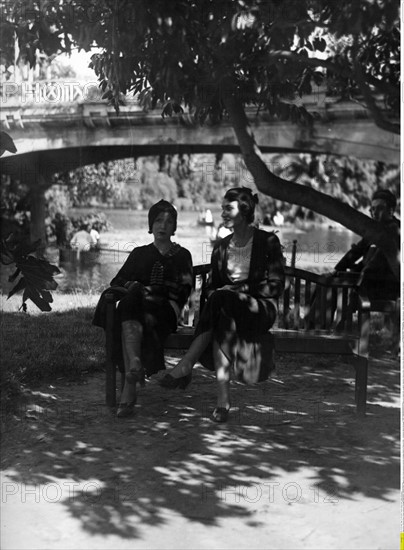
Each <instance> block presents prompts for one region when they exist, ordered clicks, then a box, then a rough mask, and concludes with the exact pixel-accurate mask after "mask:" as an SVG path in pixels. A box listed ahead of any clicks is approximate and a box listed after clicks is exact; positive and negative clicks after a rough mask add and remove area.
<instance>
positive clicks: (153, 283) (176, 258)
mask: <svg viewBox="0 0 404 550" xmlns="http://www.w3.org/2000/svg"><path fill="white" fill-rule="evenodd" d="M133 281H137V282H138V283H139V284H140V285H142V286H144V287H147V296H148V302H149V303H152V304H154V305H153V306H152V309H153V307H155V306H156V305H157V307H158V308H159V309H160V310H162V311H168V313H171V309H172V306H173V304H174V306H175V308H176V309H177V310H178V311H181V310H182V308H183V307H184V305H185V304H186V302H187V300H188V297H189V295H190V293H191V290H192V282H193V272H192V257H191V254H190V252H189V251H188V250H187V249H186V248H183V247H181V246H179V245H174V246H173V247H172V250H171V252H170V253H168V254H166V255H162V254H160V252H159V251H158V249H157V248H156V247H155V246H154V245H153V244H149V245H146V246H139V247H137V248H135V249H134V250H132V252H131V253H130V255H129V257H128V259H127V260H126V262H125V263H124V265H123V266H122V267H121V269H120V270H119V271H118V273H117V275H116V276H115V277H114V278H113V279H112V281H111V286H110V287H109V288H107V289H106V290H105V291H104V292H103V293H102V294H101V297H100V300H99V301H98V304H97V306H96V309H95V313H94V317H93V324H94V325H96V326H99V327H102V328H104V329H105V327H106V301H105V294H106V293H107V292H111V291H112V292H113V293H114V294H115V295H116V298H117V300H120V299H122V298H123V297H124V296H126V293H127V291H126V290H125V288H124V287H125V284H126V283H128V282H133ZM146 307H147V304H146ZM171 318H174V319H175V316H174V315H171ZM115 319H116V324H115V326H114V336H113V360H114V361H115V363H116V364H117V365H118V367H119V369H120V370H121V371H124V364H123V355H122V343H121V320H122V319H120V315H119V308H118V310H117V311H116V315H115ZM149 325H150V323H145V325H144V329H145V330H144V338H143V343H142V362H143V363H144V368H145V370H146V374H147V375H151V374H153V373H154V372H157V371H158V370H160V369H162V368H164V357H163V345H164V342H159V343H158V345H157V340H158V339H159V334H160V332H159V331H158V330H155V329H153V328H152V326H149ZM170 330H171V332H173V331H175V330H176V323H174V326H172V327H171V329H170V328H169V330H168V331H165V332H168V333H169V331H170ZM167 335H168V334H166V336H167ZM160 339H161V338H160Z"/></svg>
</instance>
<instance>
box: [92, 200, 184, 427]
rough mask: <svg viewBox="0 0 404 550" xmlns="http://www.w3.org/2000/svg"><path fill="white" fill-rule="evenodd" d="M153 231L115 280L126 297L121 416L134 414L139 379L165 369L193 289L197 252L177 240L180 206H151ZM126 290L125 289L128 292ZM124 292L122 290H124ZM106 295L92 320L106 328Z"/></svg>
mask: <svg viewBox="0 0 404 550" xmlns="http://www.w3.org/2000/svg"><path fill="white" fill-rule="evenodd" d="M148 217H149V233H152V234H153V237H154V240H153V242H152V243H151V244H149V245H146V246H139V247H137V248H135V249H134V250H132V252H131V253H130V255H129V257H128V259H127V260H126V262H125V263H124V265H123V266H122V268H121V269H120V270H119V272H118V273H117V275H116V277H114V279H112V281H111V288H110V289H108V290H109V291H111V290H114V289H115V290H116V292H117V295H118V296H122V293H123V297H122V298H121V300H120V301H119V304H118V308H117V317H118V320H119V323H118V326H117V327H116V334H115V338H114V339H115V340H116V336H118V337H119V335H121V339H122V340H121V341H122V349H121V351H122V355H123V366H124V369H125V370H124V372H125V386H124V388H123V391H122V395H121V400H120V405H119V407H118V412H117V416H118V417H119V418H123V417H126V416H129V415H131V414H132V413H133V410H134V406H135V404H136V384H137V383H140V384H142V385H143V384H144V377H145V375H146V376H151V375H152V374H154V373H156V372H157V371H159V370H161V369H164V368H165V366H164V341H165V339H166V338H167V336H168V335H169V334H170V333H171V332H174V331H175V330H176V328H177V323H178V317H179V315H180V312H181V310H182V308H183V306H184V305H185V303H186V301H187V299H188V297H189V295H190V292H191V289H192V257H191V254H190V252H189V251H188V250H187V249H185V248H183V247H182V246H180V245H178V244H176V243H174V242H172V240H171V237H172V236H173V235H174V233H175V230H176V228H177V211H176V209H175V208H174V206H173V205H172V204H170V203H169V202H167V201H165V200H161V201H159V202H158V203H156V204H154V205H153V206H152V207H151V208H150V210H149V216H148ZM123 289H126V290H127V292H126V291H125V290H123ZM120 293H121V294H120ZM103 312H104V308H103V297H101V299H100V301H99V303H98V305H97V308H96V312H95V316H94V320H93V323H94V324H95V325H97V326H102V327H104V328H105V319H104V318H103V317H104V315H103Z"/></svg>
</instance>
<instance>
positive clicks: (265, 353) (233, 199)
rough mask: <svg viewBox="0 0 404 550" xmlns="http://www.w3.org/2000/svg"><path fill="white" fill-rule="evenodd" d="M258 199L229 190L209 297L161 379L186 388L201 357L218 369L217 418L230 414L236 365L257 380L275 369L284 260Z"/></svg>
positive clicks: (247, 378) (245, 377)
mask: <svg viewBox="0 0 404 550" xmlns="http://www.w3.org/2000/svg"><path fill="white" fill-rule="evenodd" d="M257 202H258V197H257V195H256V194H255V195H254V194H253V193H252V191H251V189H248V188H245V187H236V188H233V189H230V190H228V191H227V192H226V194H225V196H224V199H223V202H222V219H223V223H224V225H225V227H226V228H228V229H230V230H232V233H231V234H230V235H228V236H227V237H225V238H224V239H221V240H220V241H218V242H217V243H216V245H215V246H214V248H213V252H212V259H211V272H210V277H209V282H208V296H209V297H208V300H207V302H206V304H205V306H204V308H203V310H202V312H201V316H200V318H199V322H198V324H197V327H196V330H195V336H194V339H193V341H192V344H191V346H190V348H189V350H188V351H187V352H186V354H185V356H184V357H183V358H182V359H181V361H180V362H179V363H178V364H177V365H176V366H175V368H174V369H173V370H172V371H171V372H170V373H169V374H166V375H165V376H164V378H162V379H161V380H160V384H161V385H162V386H163V387H166V388H172V389H173V388H177V387H182V388H185V387H186V386H187V385H188V384H189V382H190V381H191V375H192V368H193V366H194V364H195V363H196V361H198V360H199V361H200V362H201V363H202V365H204V366H205V367H206V368H208V369H210V370H215V371H216V380H217V407H216V408H215V409H214V411H213V413H212V420H213V421H215V422H225V421H226V420H227V418H228V414H229V409H230V393H229V390H230V386H229V384H230V369H231V368H233V371H234V375H235V376H236V378H238V379H239V380H241V381H243V382H245V383H255V382H258V381H261V380H265V379H267V378H268V376H269V373H270V370H271V367H272V352H273V345H272V343H271V339H270V337H268V330H269V329H270V328H271V327H272V325H273V323H274V321H275V318H276V314H277V299H278V298H279V296H280V295H281V294H282V291H283V288H284V268H283V265H284V261H283V254H282V250H281V245H280V242H279V239H278V237H277V236H276V235H275V234H274V233H273V232H271V233H269V232H266V231H262V230H260V229H258V228H256V227H254V225H253V222H254V211H255V206H256V204H257ZM263 336H264V338H263Z"/></svg>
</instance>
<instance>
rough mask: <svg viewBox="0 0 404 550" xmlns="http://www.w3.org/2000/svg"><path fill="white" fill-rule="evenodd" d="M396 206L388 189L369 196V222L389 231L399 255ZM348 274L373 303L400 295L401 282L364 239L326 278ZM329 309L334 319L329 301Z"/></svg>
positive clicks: (380, 252)
mask: <svg viewBox="0 0 404 550" xmlns="http://www.w3.org/2000/svg"><path fill="white" fill-rule="evenodd" d="M396 205H397V200H396V197H395V196H394V195H393V193H392V192H391V191H388V190H387V189H378V190H377V191H375V193H374V194H373V196H372V202H371V208H370V213H371V216H372V218H373V219H374V220H375V221H377V222H379V223H380V224H382V225H383V226H384V227H385V228H386V229H388V230H389V231H390V234H391V237H392V240H393V244H394V246H395V248H396V250H397V256H398V255H399V252H400V246H401V242H400V221H399V220H398V219H397V218H396V217H395V216H394V211H395V208H396ZM344 271H348V272H350V273H357V274H358V279H357V281H356V284H357V286H358V287H362V288H364V290H365V292H366V295H367V297H368V298H369V300H370V301H371V302H372V301H373V300H396V299H397V298H398V297H399V295H400V281H399V279H397V277H395V275H394V274H393V271H392V269H391V267H390V264H389V262H388V260H387V258H386V255H385V253H384V251H383V250H382V249H381V248H379V247H377V246H376V245H375V244H373V243H371V242H369V241H368V240H366V239H361V240H360V241H359V242H358V243H356V244H354V245H352V247H351V250H349V251H348V252H347V253H346V254H345V255H344V256H343V257H342V258H341V260H340V261H339V262H338V263H337V264H336V266H335V268H334V270H333V271H332V272H331V273H329V274H327V275H326V276H327V277H334V276H336V275H337V274H338V273H339V272H344ZM317 299H318V296H317V294H314V295H313V297H312V306H311V310H310V313H311V316H312V319H313V318H314V315H315V314H316V313H315V312H316V311H317V307H316V300H317ZM328 303H329V305H328V307H330V308H331V310H332V315H334V312H335V308H336V304H335V303H334V302H333V301H332V300H331V302H330V301H328ZM356 307H357V306H356V304H355V303H351V304H350V308H351V311H355V310H356Z"/></svg>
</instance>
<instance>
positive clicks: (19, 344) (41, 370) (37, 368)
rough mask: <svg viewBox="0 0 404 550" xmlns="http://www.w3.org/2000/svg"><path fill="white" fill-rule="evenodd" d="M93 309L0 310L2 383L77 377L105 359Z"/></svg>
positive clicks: (102, 339) (35, 381)
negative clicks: (29, 311) (31, 311)
mask: <svg viewBox="0 0 404 550" xmlns="http://www.w3.org/2000/svg"><path fill="white" fill-rule="evenodd" d="M93 313H94V309H93V308H90V307H87V308H77V307H72V308H71V309H67V310H65V311H62V312H60V311H59V312H54V311H52V312H48V313H39V314H36V315H30V314H26V313H22V312H15V313H11V312H2V313H1V314H0V327H1V339H2V383H3V384H10V383H14V386H16V385H18V384H29V385H30V386H31V387H32V384H35V383H39V382H41V381H42V380H53V381H55V380H57V379H61V378H69V377H70V378H71V377H74V378H77V377H78V376H80V375H81V374H83V373H88V372H91V371H93V370H95V369H98V368H100V366H101V365H103V363H104V361H105V353H104V335H103V332H102V331H101V330H100V329H98V328H97V327H94V326H92V324H91V320H92V316H93ZM13 381H14V382H13ZM14 390H15V391H17V387H14ZM4 397H5V396H4V395H3V399H4Z"/></svg>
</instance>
